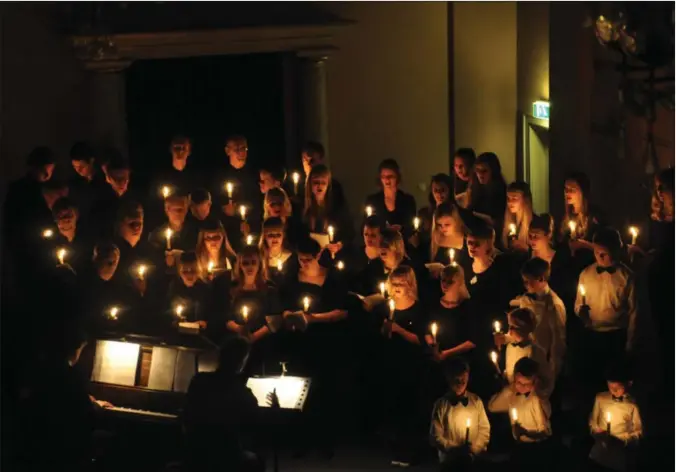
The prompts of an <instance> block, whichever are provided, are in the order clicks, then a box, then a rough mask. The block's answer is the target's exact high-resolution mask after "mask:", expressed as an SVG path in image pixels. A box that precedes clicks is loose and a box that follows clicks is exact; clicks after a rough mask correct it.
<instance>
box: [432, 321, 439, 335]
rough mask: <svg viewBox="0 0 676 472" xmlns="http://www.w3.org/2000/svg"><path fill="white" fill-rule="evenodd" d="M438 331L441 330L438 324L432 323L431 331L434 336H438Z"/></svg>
mask: <svg viewBox="0 0 676 472" xmlns="http://www.w3.org/2000/svg"><path fill="white" fill-rule="evenodd" d="M438 330H439V327H438V326H437V324H436V323H432V326H431V327H430V331H431V332H432V336H436V335H437V331H438Z"/></svg>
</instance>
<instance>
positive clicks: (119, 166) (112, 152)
mask: <svg viewBox="0 0 676 472" xmlns="http://www.w3.org/2000/svg"><path fill="white" fill-rule="evenodd" d="M102 155H103V156H104V159H105V162H107V163H108V168H107V170H108V173H109V174H110V173H111V172H115V171H121V170H130V166H129V161H127V159H125V158H124V156H123V155H122V154H120V152H119V151H118V150H116V149H108V150H107V151H106V152H104V153H103V154H102Z"/></svg>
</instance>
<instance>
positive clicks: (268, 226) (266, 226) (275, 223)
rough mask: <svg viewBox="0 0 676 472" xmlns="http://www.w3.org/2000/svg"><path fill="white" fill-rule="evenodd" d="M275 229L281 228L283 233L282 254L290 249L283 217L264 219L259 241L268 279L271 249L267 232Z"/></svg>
mask: <svg viewBox="0 0 676 472" xmlns="http://www.w3.org/2000/svg"><path fill="white" fill-rule="evenodd" d="M275 229H279V231H281V233H282V254H284V252H285V251H288V248H287V241H286V234H285V233H284V222H283V221H282V220H281V218H277V217H272V218H267V219H266V220H265V221H263V227H262V231H261V237H260V239H259V241H258V251H259V252H260V255H261V262H262V264H263V269H264V271H265V275H266V279H267V275H268V271H269V269H270V263H269V262H268V259H269V258H270V250H269V248H268V244H267V243H266V242H265V233H266V232H268V231H270V230H275Z"/></svg>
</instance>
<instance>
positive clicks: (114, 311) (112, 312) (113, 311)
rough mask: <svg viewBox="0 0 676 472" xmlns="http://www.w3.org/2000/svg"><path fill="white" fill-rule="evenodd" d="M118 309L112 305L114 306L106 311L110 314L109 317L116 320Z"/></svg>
mask: <svg viewBox="0 0 676 472" xmlns="http://www.w3.org/2000/svg"><path fill="white" fill-rule="evenodd" d="M119 311H120V309H119V308H118V307H116V306H114V307H111V308H110V311H109V312H108V314H109V315H110V318H111V319H113V320H116V319H117V314H118V313H119Z"/></svg>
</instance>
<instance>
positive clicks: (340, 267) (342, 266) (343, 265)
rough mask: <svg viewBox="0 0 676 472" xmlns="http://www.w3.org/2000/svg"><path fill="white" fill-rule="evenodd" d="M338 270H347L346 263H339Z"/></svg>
mask: <svg viewBox="0 0 676 472" xmlns="http://www.w3.org/2000/svg"><path fill="white" fill-rule="evenodd" d="M336 268H337V269H338V270H343V269H344V268H345V263H344V262H343V261H338V263H337V264H336Z"/></svg>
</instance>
